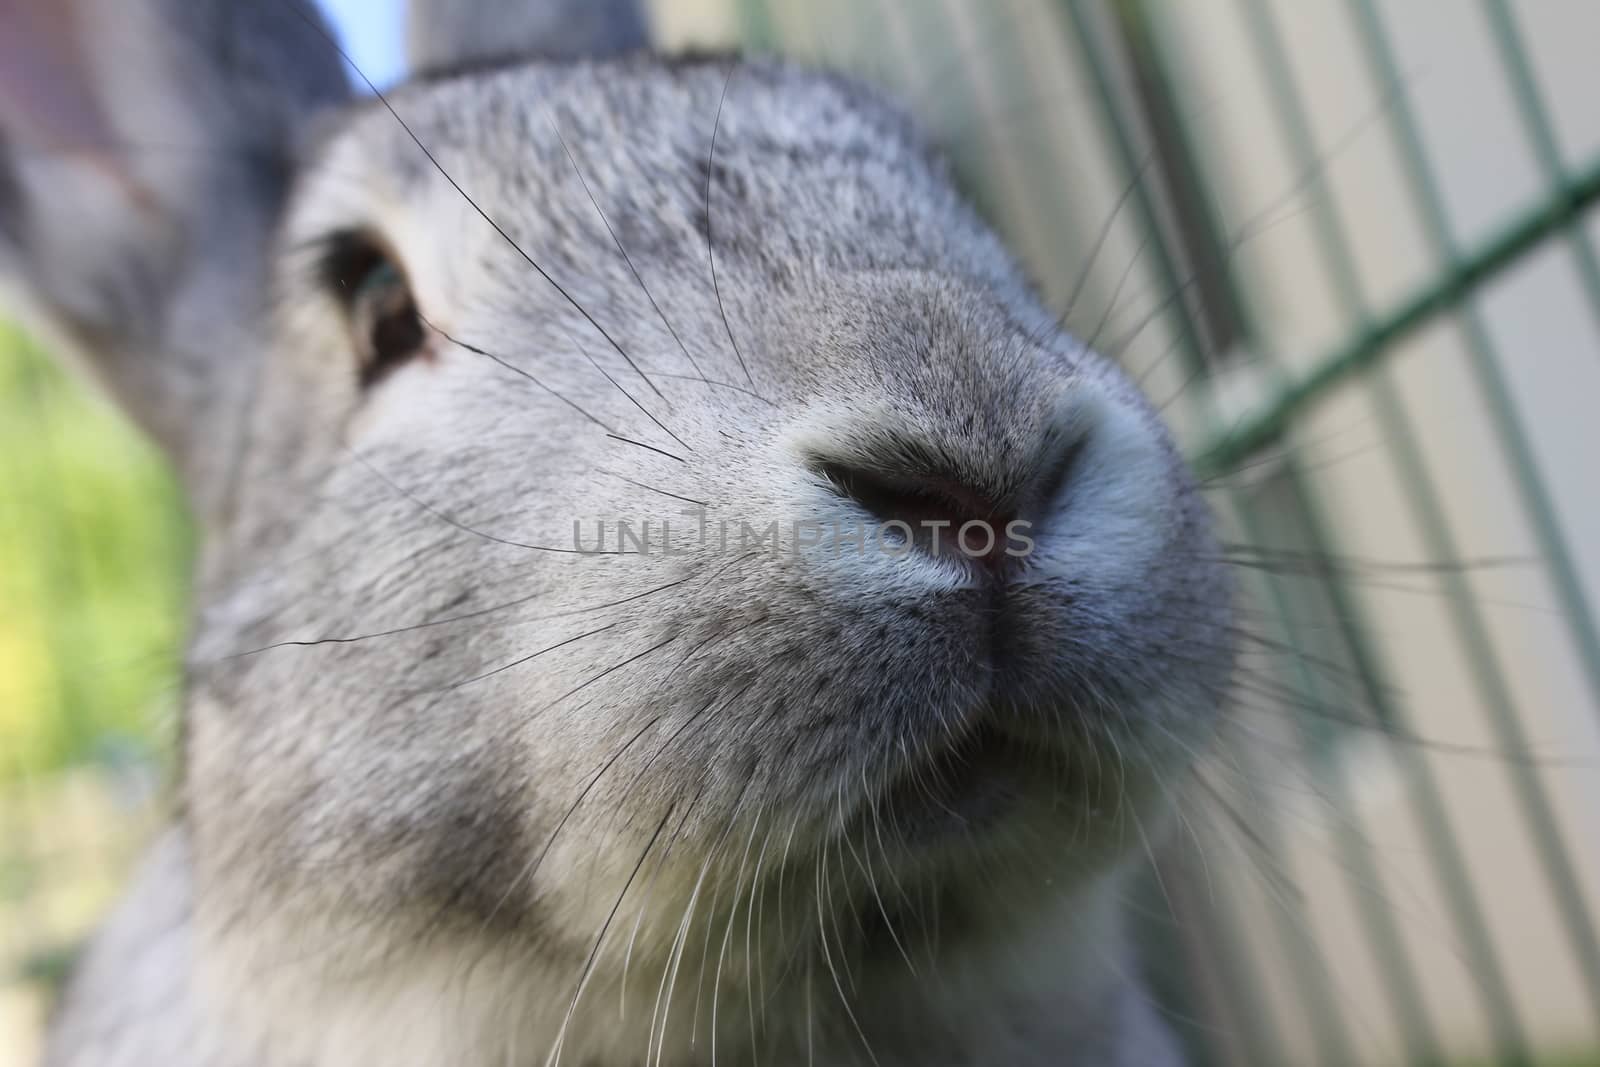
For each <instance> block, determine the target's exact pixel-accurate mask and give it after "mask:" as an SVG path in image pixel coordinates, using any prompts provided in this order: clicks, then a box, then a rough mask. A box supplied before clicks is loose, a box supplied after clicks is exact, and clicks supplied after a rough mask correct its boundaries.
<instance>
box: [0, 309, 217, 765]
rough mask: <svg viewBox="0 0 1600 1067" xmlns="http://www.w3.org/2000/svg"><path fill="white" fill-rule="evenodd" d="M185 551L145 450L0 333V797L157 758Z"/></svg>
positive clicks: (170, 499) (70, 382)
mask: <svg viewBox="0 0 1600 1067" xmlns="http://www.w3.org/2000/svg"><path fill="white" fill-rule="evenodd" d="M192 541H193V538H192V536H191V532H190V524H189V520H188V517H187V515H186V513H185V511H184V508H183V506H182V504H181V501H180V497H179V494H178V491H177V487H176V485H175V484H174V482H173V478H172V475H171V472H170V471H169V469H168V468H167V466H166V464H165V462H164V460H163V459H162V457H161V456H160V455H159V453H158V452H157V451H156V450H155V448H154V447H153V446H152V445H151V444H150V443H149V442H148V441H146V440H145V439H144V438H143V437H142V436H141V435H140V434H139V433H138V431H136V430H135V429H134V428H133V427H132V426H130V425H129V424H128V423H127V421H126V420H125V419H124V418H123V417H122V416H121V415H120V413H118V412H117V411H116V410H115V409H114V408H113V407H112V405H111V404H110V402H109V401H107V400H106V399H105V398H103V397H102V396H100V395H99V393H98V392H97V391H95V390H90V389H85V388H83V386H82V385H81V384H80V383H79V382H78V381H77V380H76V379H75V378H74V377H73V376H71V375H70V374H68V373H67V372H65V371H63V370H62V369H61V367H60V366H58V365H57V363H55V362H54V361H52V360H50V359H49V358H48V357H47V356H46V354H45V353H43V352H42V351H41V350H40V348H39V346H37V345H35V344H33V343H32V342H30V341H29V340H28V339H27V338H25V337H24V336H23V335H22V333H21V332H20V331H18V330H17V329H16V328H14V327H10V326H7V325H5V324H0V753H4V754H5V755H4V756H3V757H0V785H4V784H7V783H15V782H17V781H19V780H22V779H27V778H32V777H35V776H42V775H48V774H51V773H54V772H59V771H62V770H64V769H65V768H67V767H70V766H73V765H77V764H83V763H87V762H94V763H101V762H106V761H110V762H112V763H120V762H123V761H125V760H128V759H134V760H139V761H145V760H155V759H158V758H159V754H160V753H161V752H162V751H163V750H164V749H165V748H166V747H167V746H166V743H165V736H166V734H167V733H168V731H167V730H166V728H165V723H166V721H167V720H168V719H169V716H168V715H167V713H168V712H169V711H170V710H171V708H172V707H173V706H174V704H175V700H176V694H177V690H178V684H177V683H178V671H179V662H180V652H179V650H180V648H181V644H182V637H183V632H184V624H185V619H186V601H187V595H188V581H187V572H188V560H189V557H190V553H191V546H192Z"/></svg>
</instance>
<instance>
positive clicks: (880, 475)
mask: <svg viewBox="0 0 1600 1067" xmlns="http://www.w3.org/2000/svg"><path fill="white" fill-rule="evenodd" d="M874 437H875V440H874V441H873V447H866V448H864V447H861V446H862V445H863V444H864V443H865V442H861V441H859V440H857V441H856V442H853V443H854V444H855V445H856V447H854V448H852V449H851V452H850V457H849V458H838V457H836V458H828V459H819V460H815V461H814V463H813V470H815V471H816V472H817V473H818V474H820V475H822V477H823V478H825V479H826V480H827V482H828V483H829V485H830V487H831V488H832V489H833V490H834V492H835V493H837V494H838V495H839V496H840V497H841V498H843V499H844V500H848V501H850V502H851V503H852V504H854V505H855V506H856V507H858V508H860V509H861V510H862V511H865V512H866V513H867V515H868V516H870V519H871V521H872V522H873V524H875V525H876V526H877V527H878V529H879V530H880V532H881V535H882V536H883V537H884V539H885V541H886V542H889V541H893V542H895V543H896V544H897V545H898V546H901V547H902V548H903V550H904V551H910V552H917V553H920V554H923V555H926V556H933V557H938V558H942V559H952V560H964V561H967V562H968V563H969V564H971V565H975V566H977V567H979V568H982V569H985V570H988V571H990V572H993V573H994V574H996V575H997V576H998V575H1002V574H1003V573H1004V572H1006V571H1008V570H1009V569H1013V565H1014V564H1016V563H1017V562H1019V561H1020V560H1022V559H1024V558H1025V557H1026V555H1027V554H1028V549H1029V548H1030V547H1031V546H1032V544H1033V541H1032V536H1033V533H1034V532H1036V531H1035V527H1036V526H1037V525H1040V524H1044V523H1048V522H1051V521H1055V520H1054V516H1055V515H1056V513H1057V512H1058V511H1060V510H1061V509H1063V508H1064V507H1065V502H1066V500H1067V498H1068V497H1069V496H1070V490H1071V483H1072V480H1073V474H1074V472H1075V470H1076V469H1077V467H1078V459H1079V457H1081V456H1082V454H1083V452H1084V450H1085V448H1086V447H1087V444H1088V437H1089V435H1088V433H1087V432H1086V429H1085V427H1084V425H1083V424H1082V420H1074V421H1073V422H1071V423H1063V424H1060V425H1057V426H1054V427H1052V428H1051V430H1050V431H1049V432H1047V433H1046V434H1045V435H1044V439H1043V441H1042V442H1040V443H1039V444H1038V445H1037V446H1036V447H1032V448H1028V449H1024V450H1018V451H1010V450H1008V451H1009V455H1005V454H997V455H992V456H989V457H988V458H987V461H986V462H977V461H971V460H969V462H967V463H964V464H957V463H953V462H949V461H947V460H946V459H944V458H936V457H944V456H945V454H946V453H945V450H937V449H932V448H928V447H926V446H924V445H922V443H921V442H919V441H918V440H917V439H916V438H915V437H912V438H904V437H899V436H898V435H895V436H880V435H874ZM960 467H968V468H971V469H982V470H985V471H987V472H988V476H986V477H978V476H974V475H972V474H963V473H959V472H958V470H959V468H960Z"/></svg>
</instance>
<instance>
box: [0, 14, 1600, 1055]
mask: <svg viewBox="0 0 1600 1067" xmlns="http://www.w3.org/2000/svg"><path fill="white" fill-rule="evenodd" d="M327 7H328V9H329V11H330V14H331V15H332V16H333V17H334V18H335V20H336V21H337V22H338V23H339V25H340V27H341V30H342V32H343V34H344V36H345V38H346V40H347V43H348V45H349V49H350V52H351V54H352V56H353V57H354V58H355V61H356V62H357V63H358V64H359V65H360V66H361V67H362V69H363V71H364V72H365V73H366V74H367V75H368V76H369V77H371V78H372V80H373V81H374V82H377V83H378V84H380V85H385V84H390V83H392V82H394V81H396V80H398V79H399V78H400V77H402V76H403V62H402V58H401V51H402V37H403V33H402V29H401V27H402V21H403V11H402V8H403V0H385V2H379V0H340V2H338V3H331V4H328V5H327ZM652 7H653V9H654V13H655V15H656V20H657V26H658V31H659V36H660V37H661V38H662V39H663V40H665V41H666V42H668V43H670V44H672V45H684V44H699V45H729V44H744V45H747V46H749V47H752V48H755V49H759V50H767V51H774V52H779V53H782V54H786V55H792V56H798V57H802V58H806V59H809V60H813V61H817V62H820V63H824V64H826V65H829V66H832V67H837V68H842V69H847V70H852V71H855V72H857V73H859V74H861V75H862V76H864V77H866V78H868V79H871V80H874V81H877V82H879V83H881V84H884V85H886V86H888V87H890V88H891V89H893V90H894V91H895V92H896V93H897V94H898V95H899V97H900V99H902V100H903V101H904V102H905V104H906V106H907V107H909V108H910V109H911V110H913V111H914V112H916V113H917V114H918V115H919V116H920V117H921V118H922V119H923V120H924V122H925V123H926V124H927V125H928V127H929V128H930V129H931V130H932V131H933V132H934V134H935V136H936V138H937V139H938V140H939V141H940V142H941V143H942V144H943V145H944V146H945V147H946V149H947V150H948V152H949V153H950V155H951V156H952V158H953V159H954V161H955V162H956V164H957V168H958V170H959V172H960V175H961V177H962V180H963V182H964V183H965V184H966V186H967V188H968V189H969V190H970V192H971V193H972V195H973V196H974V197H975V198H976V199H977V200H978V202H979V203H980V205H982V207H983V208H984V210H985V211H986V212H987V213H988V214H989V216H990V218H991V219H992V220H993V221H994V222H995V223H996V224H997V225H999V226H1000V227H1001V229H1002V230H1003V231H1004V232H1006V233H1007V235H1008V236H1009V237H1010V238H1011V242H1012V245H1013V247H1014V248H1015V249H1016V251H1017V253H1018V254H1019V255H1020V256H1021V257H1022V259H1023V260H1024V262H1025V264H1026V265H1027V267H1028V268H1029V270H1030V271H1031V273H1032V274H1033V275H1034V277H1035V278H1037V279H1038V282H1039V285H1040V288H1041V290H1042V291H1043V292H1044V294H1045V296H1046V297H1047V299H1049V300H1050V301H1051V302H1052V304H1053V305H1054V306H1056V307H1058V308H1062V309H1065V311H1066V318H1067V321H1068V323H1069V324H1070V325H1071V326H1072V327H1073V328H1074V329H1075V330H1076V332H1078V333H1079V334H1081V335H1083V336H1085V337H1092V338H1093V339H1094V340H1095V342H1096V344H1097V346H1098V347H1100V348H1101V349H1102V350H1104V351H1106V352H1108V353H1110V354H1112V355H1114V356H1115V357H1116V358H1118V359H1119V360H1121V361H1122V362H1123V363H1124V364H1125V365H1126V366H1127V367H1128V368H1129V370H1130V372H1131V373H1132V374H1133V375H1134V376H1135V377H1136V378H1138V379H1139V381H1140V382H1141V384H1142V385H1143V387H1144V388H1145V389H1146V390H1147V392H1149V393H1150V395H1151V396H1152V397H1153V398H1154V399H1155V401H1156V403H1157V404H1158V405H1160V406H1161V407H1162V409H1163V411H1164V412H1165V414H1166V415H1167V417H1168V418H1169V419H1170V420H1171V421H1172V422H1173V424H1174V426H1175V428H1176V430H1177V432H1178V434H1179V436H1180V438H1181V440H1182V442H1183V444H1184V447H1185V448H1186V450H1187V451H1188V453H1189V454H1190V455H1191V456H1192V457H1193V459H1194V462H1195V464H1196V466H1197V468H1198V470H1199V471H1200V474H1201V476H1202V478H1204V479H1205V485H1206V489H1207V494H1208V496H1209V497H1210V499H1211V501H1212V503H1213V504H1214V505H1215V507H1216V508H1217V510H1218V513H1219V514H1220V515H1221V516H1222V518H1223V522H1224V525H1225V528H1226V534H1225V536H1226V538H1227V541H1228V546H1227V549H1226V551H1227V552H1228V554H1229V556H1230V558H1232V559H1234V560H1235V561H1236V562H1238V563H1239V564H1240V566H1241V571H1240V573H1241V575H1242V576H1243V582H1244V584H1245V587H1246V594H1247V599H1246V602H1245V604H1244V609H1243V617H1242V619H1241V631H1242V632H1241V635H1240V639H1241V643H1242V646H1243V648H1244V650H1245V656H1244V663H1243V666H1242V669H1241V672H1240V684H1239V689H1240V692H1239V696H1238V701H1237V706H1236V708H1235V711H1234V715H1233V717H1232V719H1233V721H1232V725H1231V727H1230V729H1231V730H1232V731H1233V733H1234V735H1235V736H1234V737H1233V738H1232V739H1231V740H1232V743H1231V744H1230V745H1229V746H1228V747H1227V749H1226V752H1227V755H1226V757H1225V758H1221V759H1218V760H1215V761H1213V762H1212V763H1211V764H1209V765H1208V766H1207V767H1206V768H1204V769H1203V770H1202V772H1201V773H1200V774H1198V775H1197V776H1196V780H1195V788H1196V791H1197V793H1196V795H1197V796H1199V797H1200V798H1201V802H1200V803H1198V804H1197V805H1196V806H1195V807H1194V808H1193V810H1191V811H1187V812H1186V815H1187V817H1186V818H1185V819H1184V820H1181V823H1180V826H1179V832H1178V833H1177V834H1176V835H1175V838H1174V840H1173V841H1172V842H1171V843H1170V844H1169V845H1168V846H1167V847H1166V848H1165V849H1164V850H1162V851H1161V853H1160V854H1159V855H1158V857H1157V862H1156V867H1157V868H1158V870H1157V872H1155V873H1153V874H1152V876H1151V877H1150V878H1149V879H1148V886H1147V892H1146V893H1145V895H1144V898H1143V899H1142V900H1141V902H1140V904H1141V909H1140V911H1141V915H1142V916H1143V917H1144V919H1143V923H1144V931H1143V933H1144V936H1145V938H1146V939H1147V942H1148V948H1149V951H1148V952H1147V958H1148V961H1149V967H1150V969H1151V970H1152V972H1153V974H1154V976H1155V978H1156V980H1157V982H1158V985H1159V988H1160V993H1161V997H1162V999H1163V1001H1164V1006H1165V1007H1166V1010H1167V1011H1168V1013H1169V1017H1170V1018H1172V1019H1173V1021H1174V1024H1175V1025H1176V1026H1177V1027H1178V1028H1179V1029H1180V1031H1181V1032H1182V1034H1183V1036H1184V1039H1185V1041H1186V1042H1187V1043H1188V1044H1189V1046H1190V1047H1191V1049H1192V1050H1193V1053H1194V1055H1195V1058H1196V1061H1197V1062H1198V1063H1210V1064H1258V1065H1263V1067H1277V1065H1283V1064H1296V1065H1298V1064H1326V1065H1329V1067H1336V1065H1347V1064H1371V1065H1374V1067H1383V1065H1399V1064H1424V1063H1426V1064H1445V1063H1449V1064H1549V1065H1562V1067H1573V1065H1578V1064H1600V1053H1597V1051H1596V1050H1597V1049H1600V934H1597V928H1600V626H1597V620H1596V614H1597V613H1596V610H1595V605H1596V603H1597V601H1600V494H1597V492H1596V487H1597V468H1600V413H1597V411H1596V405H1597V403H1600V252H1597V246H1600V212H1597V211H1595V210H1594V209H1593V208H1592V205H1593V204H1594V202H1595V201H1596V199H1600V107H1597V106H1596V101H1597V100H1600V62H1597V61H1596V56H1595V49H1596V42H1600V4H1596V3H1594V2H1593V0H1517V2H1512V0H1206V2H1205V3H1194V2H1186V0H804V2H802V0H768V2H760V0H657V2H655V3H654V4H653V5H652ZM192 537H193V534H192V531H191V530H190V527H189V524H188V521H187V519H186V517H185V515H184V511H183V506H182V504H181V502H180V501H179V500H178V499H177V497H176V495H175V493H174V490H173V486H172V483H171V480H170V478H169V476H168V474H167V471H166V470H165V468H164V466H163V463H162V460H161V458H160V457H159V456H158V455H156V454H155V453H154V451H153V450H152V449H151V447H150V446H149V445H148V444H147V443H145V442H144V441H143V440H141V439H140V438H139V437H138V436H137V435H136V434H135V433H134V432H133V431H132V430H130V429H129V428H128V427H127V426H126V425H125V424H124V423H123V421H122V420H121V419H120V418H119V417H118V416H117V415H116V414H115V413H113V412H111V411H110V410H108V408H107V407H106V405H105V404H104V403H103V402H102V401H101V400H100V399H99V398H98V397H97V396H95V395H93V394H91V393H89V392H87V391H86V390H84V389H83V388H81V387H80V386H79V385H78V384H77V383H76V382H75V381H74V380H72V379H70V378H69V377H68V376H66V375H65V374H63V373H62V372H61V371H60V370H58V369H57V368H56V366H55V365H54V364H53V363H52V362H51V361H50V359H49V358H48V353H45V352H42V351H40V350H39V349H38V348H37V347H36V346H35V345H34V344H32V343H30V341H29V340H28V339H27V338H26V337H23V336H22V335H20V334H19V333H17V332H15V331H14V330H10V329H7V328H5V327H4V326H3V325H0V1067H11V1065H12V1064H26V1063H31V1062H33V1059H34V1057H35V1056H36V1054H37V1046H36V1041H37V1034H38V1032H39V1027H40V1025H41V1024H42V1021H43V1018H44V1015H45V1012H46V1010H47V1005H48V1001H49V995H50V990H51V988H52V985H53V983H54V982H55V981H56V980H57V979H58V977H59V975H60V974H61V973H62V970H63V968H64V967H65V966H66V965H67V963H68V961H69V960H70V958H71V954H72V952H73V950H74V948H75V947H76V946H77V945H78V944H79V943H80V941H81V938H82V937H83V935H84V934H85V933H86V931H87V930H88V929H89V928H90V926H91V924H92V922H93V921H94V919H95V917H96V916H97V915H98V914H99V913H100V911H101V910H102V909H103V908H104V907H105V906H106V904H107V903H108V901H109V900H110V899H111V898H112V896H113V895H114V893H115V890H116V887H117V886H118V885H119V883H120V881H121V879H122V877H123V875H124V874H125V872H126V870H127V867H128V865H129V863H130V862H131V860H132V858H133V857H134V856H135V855H136V854H137V852H138V849H139V846H140V844H141V843H142V841H143V840H144V839H145V838H146V836H147V834H148V833H149V832H150V829H151V827H152V826H154V825H156V824H157V823H158V822H159V820H160V819H161V817H162V815H163V812H164V811H165V809H166V806H167V804H168V802H169V799H170V798H169V793H168V786H167V782H168V780H169V776H168V771H169V770H170V761H169V756H170V752H171V747H172V739H173V736H174V715H175V709H176V704H177V699H178V679H179V663H180V659H181V652H180V649H181V643H182V640H183V634H184V627H185V606H184V605H185V586H186V580H185V575H186V568H187V564H188V560H189V559H190V556H191V551H192Z"/></svg>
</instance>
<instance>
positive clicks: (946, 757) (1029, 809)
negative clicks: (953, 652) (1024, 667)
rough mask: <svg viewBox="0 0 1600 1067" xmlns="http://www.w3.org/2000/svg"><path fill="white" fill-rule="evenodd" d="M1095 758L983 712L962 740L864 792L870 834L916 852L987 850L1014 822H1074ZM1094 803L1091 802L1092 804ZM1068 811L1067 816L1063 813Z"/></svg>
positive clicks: (1088, 787) (1088, 786) (1089, 787)
mask: <svg viewBox="0 0 1600 1067" xmlns="http://www.w3.org/2000/svg"><path fill="white" fill-rule="evenodd" d="M1095 762H1096V761H1095V760H1094V757H1093V756H1092V755H1089V754H1087V753H1079V752H1076V751H1074V750H1073V749H1072V748H1070V747H1068V746H1065V745H1062V744H1060V743H1058V742H1057V741H1056V740H1054V739H1045V738H1041V737H1036V736H1033V735H1031V734H1026V733H1023V732H1014V731H1012V730H1011V729H1009V728H1008V726H1007V725H1006V724H1004V723H1002V722H1000V721H997V719H996V717H995V716H984V717H982V718H980V719H979V720H978V722H977V723H976V724H975V725H974V726H973V727H972V728H971V729H970V730H969V731H968V732H967V733H965V734H964V735H963V736H962V737H961V738H960V739H958V740H957V741H955V742H954V743H952V744H950V745H947V746H944V747H942V748H941V749H939V750H938V751H936V752H933V753H930V754H929V755H927V756H925V757H923V758H921V759H918V760H915V761H913V762H911V763H910V764H909V765H908V766H905V767H904V768H902V769H900V770H899V771H898V773H897V774H895V776H894V777H893V778H891V779H890V781H889V782H888V784H887V786H886V787H885V788H884V789H882V790H881V791H880V792H878V793H877V794H876V795H874V796H872V797H870V798H869V799H868V800H867V801H866V804H865V811H864V812H863V817H864V818H865V819H866V820H867V822H868V824H869V825H868V826H867V827H866V829H867V830H868V832H870V833H874V834H878V835H880V836H881V835H882V834H884V833H888V834H890V835H892V838H893V843H894V844H897V845H898V846H899V848H900V850H902V851H904V852H908V853H911V854H913V855H917V854H923V855H925V854H928V853H930V852H935V851H937V852H944V851H949V850H954V851H956V852H966V851H970V850H972V849H979V850H990V849H992V848H993V847H994V846H995V845H996V844H997V842H999V841H1000V840H1001V839H1003V838H1006V837H1009V836H1010V835H1009V833H1008V831H1009V830H1010V829H1011V828H1012V827H1013V826H1014V825H1016V824H1019V823H1024V822H1031V821H1033V820H1034V819H1036V818H1038V817H1040V816H1041V815H1042V817H1043V818H1044V819H1045V820H1046V821H1051V820H1053V821H1056V822H1058V823H1061V824H1063V825H1066V824H1071V823H1074V822H1075V821H1076V820H1075V818H1074V817H1073V814H1076V815H1081V814H1082V812H1083V810H1084V808H1085V803H1084V802H1085V800H1086V798H1088V797H1089V796H1090V791H1091V790H1092V788H1093V786H1094V781H1093V779H1094V777H1095V776H1094V775H1091V774H1087V773H1085V772H1086V770H1087V769H1088V768H1090V767H1091V766H1092V765H1094V763H1095ZM1090 806H1092V804H1091V805H1090ZM1069 812H1071V813H1073V814H1069Z"/></svg>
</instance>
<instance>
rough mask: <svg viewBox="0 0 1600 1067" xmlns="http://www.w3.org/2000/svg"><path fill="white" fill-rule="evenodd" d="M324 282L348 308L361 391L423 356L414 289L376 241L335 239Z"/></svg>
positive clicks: (326, 260) (356, 236)
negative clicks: (416, 357)
mask: <svg viewBox="0 0 1600 1067" xmlns="http://www.w3.org/2000/svg"><path fill="white" fill-rule="evenodd" d="M323 279H324V282H325V284H326V285H327V286H328V288H329V289H330V290H331V291H332V292H333V293H334V294H335V296H337V297H338V299H339V301H340V302H341V304H342V305H343V306H344V310H345V315H346V318H347V320H348V322H349V324H350V336H351V341H352V343H353V345H354V347H355V351H356V357H357V367H358V370H359V374H360V378H361V385H362V388H369V387H371V386H373V385H375V384H377V383H378V382H379V381H380V380H382V379H383V378H384V377H385V376H386V375H388V374H389V373H390V372H391V371H393V370H395V369H396V368H397V367H399V366H401V365H402V364H404V363H406V362H408V361H409V360H411V359H412V358H413V357H414V356H417V355H420V354H421V353H422V351H423V347H424V341H425V340H426V333H425V331H424V330H423V328H422V317H421V316H420V315H419V314H418V313H417V305H416V301H415V300H414V299H413V298H412V296H411V288H410V286H409V285H407V284H406V278H405V275H404V274H403V273H402V272H401V270H400V267H399V266H398V265H397V264H396V263H395V261H394V260H393V259H392V258H390V256H389V255H388V253H387V252H386V251H385V250H384V249H383V248H382V247H381V246H379V245H378V243H377V242H376V241H374V240H372V239H370V238H367V237H365V236H364V235H361V234H340V235H338V236H336V237H335V238H333V240H332V241H331V243H330V245H329V249H328V253H327V255H326V257H325V258H324V260H323Z"/></svg>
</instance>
